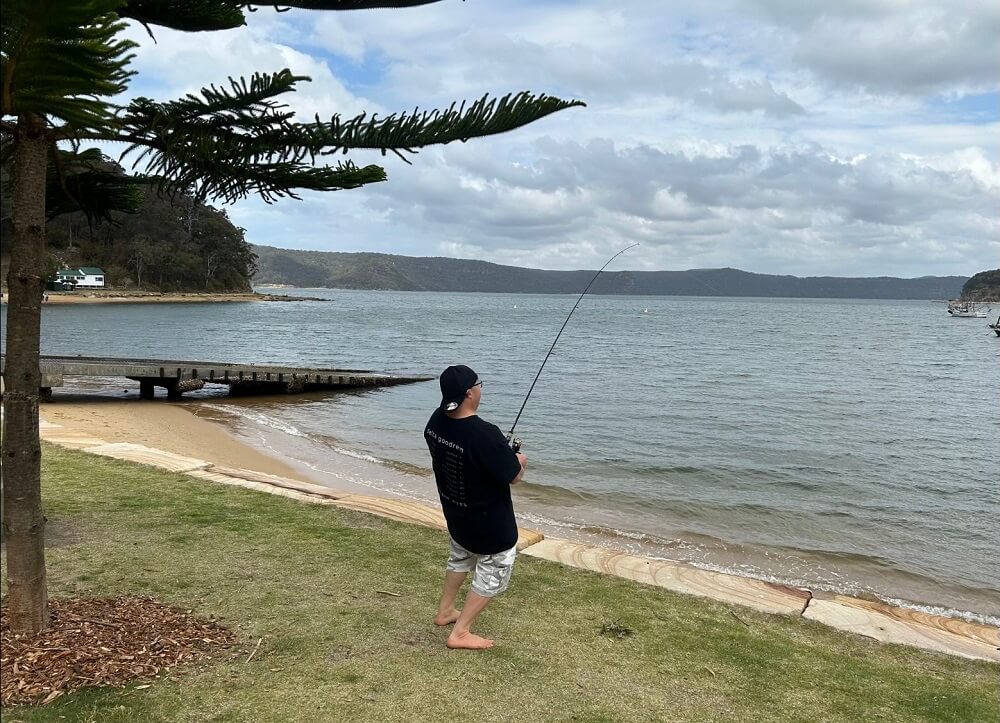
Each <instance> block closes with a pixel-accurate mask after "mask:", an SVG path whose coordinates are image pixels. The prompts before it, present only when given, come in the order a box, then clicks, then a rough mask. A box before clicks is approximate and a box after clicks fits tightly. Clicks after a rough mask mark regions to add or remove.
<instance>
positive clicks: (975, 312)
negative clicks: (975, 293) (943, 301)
mask: <svg viewBox="0 0 1000 723" xmlns="http://www.w3.org/2000/svg"><path fill="white" fill-rule="evenodd" d="M984 307H985V308H984ZM948 313H949V314H951V316H952V318H955V319H985V318H986V315H987V314H989V313H990V307H989V306H988V305H986V304H982V303H977V302H975V301H949V302H948Z"/></svg>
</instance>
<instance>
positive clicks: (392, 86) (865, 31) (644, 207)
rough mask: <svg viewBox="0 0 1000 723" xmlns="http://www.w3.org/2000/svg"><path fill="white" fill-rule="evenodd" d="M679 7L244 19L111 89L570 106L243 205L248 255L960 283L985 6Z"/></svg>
mask: <svg viewBox="0 0 1000 723" xmlns="http://www.w3.org/2000/svg"><path fill="white" fill-rule="evenodd" d="M942 8H943V6H941V5H940V4H939V3H932V2H930V0H905V1H904V0H843V2H837V3H830V2H828V1H824V2H820V1H819V0H795V1H794V2H793V1H792V0H724V1H723V2H720V3H704V4H694V5H691V4H689V5H683V4H676V3H662V2H655V1H654V0H636V1H635V2H632V3H629V4H628V5H627V6H623V5H622V4H621V3H620V2H616V1H615V2H613V1H612V0H584V1H581V2H579V3H572V4H568V3H564V2H554V1H552V2H549V1H542V0H510V2H505V3H502V4H501V3H489V2H465V3H455V2H441V3H436V4H431V5H427V6H422V7H419V8H413V9H408V10H379V11H371V12H352V13H325V12H313V13H310V12H302V11H295V10H293V11H290V12H287V13H280V14H279V13H274V12H271V11H268V10H264V9H262V10H261V11H259V12H257V13H253V14H251V15H250V16H248V22H249V25H248V27H247V28H243V29H239V30H234V31H230V32H226V33H210V34H195V35H185V34H182V33H172V32H170V31H158V32H157V38H158V41H159V42H158V43H157V44H156V45H153V44H152V43H150V42H149V41H148V38H145V36H144V31H143V30H141V28H135V29H134V36H135V38H136V39H137V40H138V41H139V42H141V43H142V48H141V49H140V51H139V56H138V58H137V67H138V68H139V70H140V76H139V77H138V78H137V79H136V81H135V82H134V84H133V86H134V87H133V88H132V92H133V93H144V94H147V95H152V96H153V97H156V98H163V99H165V98H169V97H175V96H176V95H178V94H180V93H184V92H189V91H191V90H195V89H197V88H199V87H202V86H204V85H207V84H208V83H211V82H219V81H220V80H224V79H225V76H226V75H248V74H249V73H251V72H253V71H256V70H259V71H274V70H278V69H280V68H282V67H291V68H292V70H293V71H295V72H298V73H303V74H307V75H310V76H311V77H312V78H313V82H312V83H311V84H308V85H305V86H303V87H302V89H301V91H300V92H298V93H296V94H295V95H294V96H290V98H289V100H290V102H291V104H292V107H293V108H294V109H295V110H296V111H297V112H298V113H299V114H300V115H301V116H303V117H311V115H312V114H313V113H319V114H320V115H321V116H323V117H326V116H329V115H330V114H332V113H336V112H339V113H342V114H344V115H345V116H352V115H354V114H355V113H358V112H361V111H362V110H367V111H369V112H378V113H380V114H382V113H387V112H392V111H400V110H409V109H412V108H413V107H414V106H417V105H419V106H420V107H421V108H433V107H442V106H446V105H447V104H449V103H450V102H452V101H454V100H461V99H474V98H478V97H480V96H481V95H482V94H483V93H486V92H489V93H491V94H493V95H497V94H503V93H507V92H511V91H518V90H522V89H531V90H534V91H537V92H547V93H551V94H555V95H560V96H562V97H578V98H582V99H584V100H586V101H587V103H588V107H587V108H586V109H574V110H572V111H567V112H563V113H559V114H556V115H554V116H550V117H548V118H545V119H543V120H542V121H540V122H538V123H536V124H532V125H530V126H527V127H525V128H521V129H519V130H517V131H515V132H513V133H509V134H504V135H501V136H494V137H489V138H482V139H474V140H472V141H470V142H469V143H467V144H452V145H448V146H444V147H432V148H427V149H423V150H422V151H421V152H420V153H419V154H417V155H416V156H414V157H413V158H412V159H411V160H412V161H413V165H412V166H408V165H406V164H404V163H402V162H401V161H399V160H398V159H395V158H393V157H391V156H390V157H386V158H383V157H382V156H380V155H379V154H377V153H374V152H367V151H360V152H357V153H352V154H351V156H350V157H351V158H352V159H353V160H355V161H356V162H358V163H360V164H365V163H379V164H383V165H385V167H386V169H387V172H388V174H389V179H390V180H389V182H388V183H385V184H378V185H375V186H370V187H366V188H364V189H360V190H357V191H352V192H343V193H335V194H325V195H324V194H313V193H309V194H305V197H304V198H305V200H304V201H302V202H301V203H296V202H285V203H281V204H278V205H276V206H265V205H264V204H262V203H261V202H259V201H256V200H248V201H245V202H241V203H239V204H237V205H236V207H235V208H233V209H232V211H231V213H232V215H233V217H234V218H235V219H236V220H237V222H238V223H240V224H241V225H242V226H244V227H246V228H247V229H248V237H249V238H250V239H251V240H252V241H255V242H258V243H271V244H276V245H280V246H286V247H290V248H295V247H298V248H314V249H323V248H326V249H331V250H375V251H386V252H395V253H409V254H414V255H440V254H447V255H452V254H454V255H462V256H468V257H473V258H483V259H488V260H493V261H498V262H501V263H518V264H523V265H528V266H535V267H542V268H584V267H594V266H595V265H596V266H599V265H600V264H601V263H603V261H604V260H606V259H607V257H608V256H610V255H611V254H612V253H614V252H615V251H616V250H618V249H619V248H621V247H623V246H624V245H627V244H628V243H631V242H632V241H640V242H642V244H643V245H642V246H641V247H640V248H639V249H636V250H635V251H633V252H630V253H629V254H628V258H627V259H625V258H624V257H623V264H624V265H625V267H629V265H631V266H630V267H632V268H646V269H651V268H693V267H706V266H736V267H741V268H747V269H750V270H755V271H762V272H770V273H812V274H827V273H829V274H833V273H836V274H842V275H871V274H890V275H903V276H906V275H914V276H915V275H922V274H925V273H941V274H945V273H961V274H971V273H974V272H975V271H978V270H981V269H982V268H986V267H988V266H995V265H996V258H997V257H998V256H1000V241H998V239H1000V234H998V222H997V220H995V217H996V213H995V208H997V207H998V201H1000V195H998V194H1000V168H998V157H1000V147H998V145H1000V144H998V138H1000V102H998V99H1000V95H998V94H997V92H996V91H997V89H998V85H1000V83H998V79H1000V58H998V57H997V56H996V53H995V48H996V47H997V45H998V39H1000V6H996V7H995V3H987V2H976V1H974V0H956V1H955V2H954V3H950V4H949V5H948V8H947V13H945V12H944V11H943V9H942Z"/></svg>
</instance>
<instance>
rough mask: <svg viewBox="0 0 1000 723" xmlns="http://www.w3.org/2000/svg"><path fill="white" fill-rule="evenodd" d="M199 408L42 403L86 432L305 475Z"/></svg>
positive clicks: (54, 417)
mask: <svg viewBox="0 0 1000 723" xmlns="http://www.w3.org/2000/svg"><path fill="white" fill-rule="evenodd" d="M195 412H197V408H196V407H194V406H189V405H183V404H171V403H170V402H166V401H163V400H159V399H157V400H153V401H142V400H138V399H130V400H127V401H120V400H115V399H101V398H94V399H90V400H88V401H86V402H79V401H62V400H60V401H56V402H52V403H49V404H42V405H41V407H40V408H39V415H40V416H41V417H42V419H44V420H45V421H46V422H51V423H53V424H59V425H62V426H63V427H66V428H67V429H71V430H74V431H78V432H85V433H87V434H90V435H93V436H94V437H98V438H99V439H103V440H104V441H106V442H132V443H135V444H143V445H146V446H147V447H155V448H156V449H162V450H165V451H167V452H173V453H174V454H180V455H183V456H185V457H195V458H197V459H203V460H205V461H206V462H212V463H213V464H216V465H219V466H223V467H237V468H240V469H249V470H253V471H254V472H263V473H265V474H272V475H279V476H282V477H293V478H298V479H302V478H303V475H302V474H301V473H300V472H298V471H297V470H295V469H293V468H292V467H291V466H290V465H288V464H286V463H285V462H283V461H282V460H280V459H278V458H276V457H272V456H270V455H267V454H264V453H263V452H260V451H258V450H256V449H254V448H253V447H250V446H248V445H246V444H244V443H243V442H241V441H239V440H237V439H236V438H234V437H233V436H232V435H230V434H229V433H228V432H227V431H226V430H225V428H224V427H222V426H221V425H219V424H216V423H215V422H210V421H207V420H205V419H201V418H200V417H198V416H197V414H196V413H195Z"/></svg>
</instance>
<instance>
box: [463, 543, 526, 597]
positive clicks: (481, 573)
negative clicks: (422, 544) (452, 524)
mask: <svg viewBox="0 0 1000 723" xmlns="http://www.w3.org/2000/svg"><path fill="white" fill-rule="evenodd" d="M448 539H449V540H450V541H451V549H450V550H449V551H448V572H471V571H472V570H473V569H474V570H475V573H474V574H473V576H472V591H473V592H474V593H476V594H477V595H482V596H483V597H493V596H494V595H499V594H500V593H502V592H503V591H504V590H506V589H507V586H508V585H509V584H510V573H511V571H513V569H514V558H515V557H517V545H514V547H512V548H510V549H509V550H504V551H503V552H497V553H494V554H492V555H477V554H476V553H474V552H469V551H468V550H466V549H465V548H464V547H462V546H461V545H459V544H458V543H457V542H455V538H454V537H451V535H449V536H448Z"/></svg>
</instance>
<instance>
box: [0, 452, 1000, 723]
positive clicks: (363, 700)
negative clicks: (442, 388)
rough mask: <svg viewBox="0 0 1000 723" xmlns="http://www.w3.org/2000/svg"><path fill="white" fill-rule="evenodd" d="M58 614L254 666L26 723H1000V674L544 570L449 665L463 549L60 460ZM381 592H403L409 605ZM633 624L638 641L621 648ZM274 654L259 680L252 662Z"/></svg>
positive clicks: (524, 574)
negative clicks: (448, 588)
mask: <svg viewBox="0 0 1000 723" xmlns="http://www.w3.org/2000/svg"><path fill="white" fill-rule="evenodd" d="M44 455H45V456H44V475H43V478H44V482H43V486H44V497H45V504H46V515H47V516H48V518H49V521H50V526H51V529H52V532H53V535H52V540H53V543H54V546H52V547H51V548H50V549H49V550H48V551H47V560H48V575H49V585H50V595H51V596H53V597H61V596H73V595H101V596H104V595H117V594H123V593H131V594H149V595H153V596H156V597H157V598H159V599H160V600H162V601H164V602H166V603H169V604H173V605H176V606H178V607H181V608H184V609H188V608H194V609H195V610H196V611H197V612H198V613H200V614H202V615H204V616H210V615H214V616H217V617H218V618H221V619H222V621H223V622H224V623H225V624H227V625H228V626H230V627H231V628H232V629H234V630H235V631H236V632H237V633H238V634H239V635H240V636H241V637H242V639H243V640H244V643H243V645H242V649H241V650H240V655H239V656H238V657H234V656H228V655H224V656H221V657H218V658H216V659H215V660H213V661H209V662H204V663H200V664H197V665H194V666H191V667H187V668H178V669H175V671H174V672H173V673H171V674H170V675H169V676H167V677H166V678H164V679H160V680H157V681H155V682H154V684H153V685H152V686H151V687H150V688H147V689H144V690H135V689H127V690H113V689H89V690H84V691H81V692H79V693H76V694H74V695H70V696H66V697H65V698H61V699H58V700H57V701H56V702H54V703H53V704H51V705H48V706H45V707H17V708H11V709H7V710H5V711H4V716H3V718H4V721H8V722H10V723H13V722H14V721H64V720H65V721H102V722H104V721H108V722H112V723H113V722H125V721H128V722H132V721H317V720H319V721H322V720H330V721H407V722H409V723H415V722H418V721H452V720H453V721H491V720H497V721H501V720H505V721H530V720H536V721H577V722H582V721H590V722H595V723H596V722H597V721H656V720H671V721H754V722H757V721H771V720H773V721H782V722H785V721H805V720H810V721H824V722H828V721H850V722H851V723H854V722H856V721H956V722H959V721H961V722H963V723H965V722H967V721H997V719H998V715H997V687H998V682H997V677H998V668H997V666H995V665H991V664H988V663H982V662H975V661H968V660H962V659H958V658H952V657H948V656H944V655H935V654H930V653H924V652H921V651H918V650H914V649H910V648H904V647H900V646H891V645H881V644H878V643H874V642H872V641H869V640H867V639H864V638H861V637H857V636H851V635H846V634H843V633H839V632H837V631H835V630H832V629H829V628H827V627H825V626H823V625H819V624H816V623H812V622H809V621H806V620H802V619H798V618H790V617H782V616H768V615H763V614H757V613H755V612H753V611H751V610H747V609H739V610H738V612H739V616H740V618H742V620H744V621H745V622H746V623H748V624H749V625H744V624H743V623H741V622H740V621H739V620H737V619H736V618H735V617H734V616H733V615H731V614H730V612H729V610H730V608H728V607H727V606H725V605H723V604H720V603H714V602H710V601H705V600H701V599H697V598H691V597H686V596H681V595H676V594H673V593H670V592H667V591H664V590H660V589H656V588H651V587H646V586H643V585H639V584H636V583H631V582H629V581H625V580H618V579H614V578H610V577H604V576H600V575H596V574H592V573H588V572H583V571H579V570H572V569H568V568H563V567H561V566H559V565H556V564H552V563H549V562H545V561H541V560H535V559H532V558H528V557H525V556H522V557H521V558H519V560H518V562H517V566H516V568H515V573H514V578H513V582H512V584H511V587H510V590H509V591H508V592H507V593H505V594H504V595H503V596H501V597H500V598H498V599H497V600H496V601H495V602H494V603H493V605H492V606H491V608H490V609H488V610H487V611H486V612H485V613H484V615H483V617H482V619H481V622H480V624H479V626H478V628H477V630H478V631H479V632H481V633H482V634H484V635H487V636H491V637H494V638H495V639H496V640H497V647H496V648H494V649H493V650H491V651H489V652H486V653H469V652H457V651H449V650H447V649H446V648H445V646H444V640H445V636H446V634H447V633H446V631H445V630H443V629H439V628H436V627H435V626H434V625H433V624H432V623H431V617H432V615H433V613H434V610H435V607H436V604H437V595H438V592H439V585H440V582H441V579H442V576H443V564H444V558H445V555H446V550H447V545H446V540H447V538H446V537H445V536H444V534H443V533H442V532H439V531H435V530H430V529H426V528H422V527H416V526H411V525H404V524H399V523H395V522H392V521H389V520H383V519H381V518H378V517H373V516H369V515H365V514H360V513H354V512H350V511H345V510H338V509H332V508H328V507H322V506H318V505H316V506H314V505H306V504H301V503H297V502H294V501H291V500H287V499H285V498H282V497H277V496H272V495H266V494H262V493H256V492H252V491H247V490H241V489H234V488H229V487H223V486H218V485H214V484H212V483H209V482H204V481H200V480H195V479H192V478H188V477H184V476H181V475H175V474H170V473H166V472H160V471H157V470H153V469H151V468H148V467H141V466H138V465H134V464H130V463H126V462H118V461H115V460H108V459H103V458H98V457H94V456H89V455H86V454H83V453H79V452H72V451H68V450H63V449H60V448H56V447H52V446H50V445H46V446H45V448H44ZM378 590H389V591H393V592H399V593H402V594H403V595H402V597H393V596H388V595H383V594H379V593H378V592H377V591H378ZM612 623H613V624H616V625H619V626H622V627H625V628H629V629H631V630H632V631H633V632H632V633H631V634H630V635H627V636H625V637H623V638H619V637H617V636H615V635H608V634H606V633H604V634H602V629H606V628H605V626H610V625H611V624H612ZM259 638H263V642H262V643H261V645H260V649H259V650H258V651H257V654H256V655H255V656H254V658H253V660H252V661H251V662H250V663H249V664H247V663H245V662H244V661H245V660H246V659H247V656H249V654H250V651H251V650H252V649H253V647H254V645H256V642H257V640H258V639H259Z"/></svg>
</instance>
